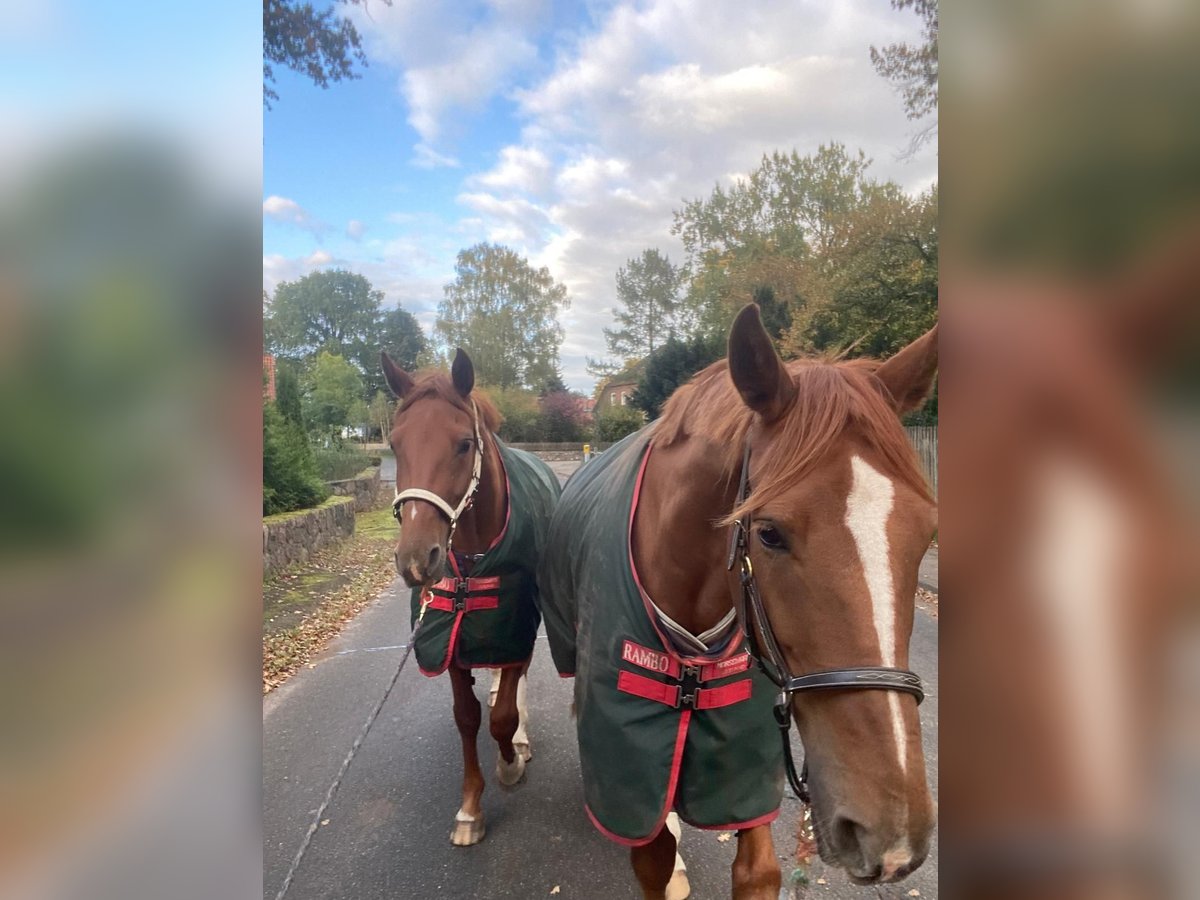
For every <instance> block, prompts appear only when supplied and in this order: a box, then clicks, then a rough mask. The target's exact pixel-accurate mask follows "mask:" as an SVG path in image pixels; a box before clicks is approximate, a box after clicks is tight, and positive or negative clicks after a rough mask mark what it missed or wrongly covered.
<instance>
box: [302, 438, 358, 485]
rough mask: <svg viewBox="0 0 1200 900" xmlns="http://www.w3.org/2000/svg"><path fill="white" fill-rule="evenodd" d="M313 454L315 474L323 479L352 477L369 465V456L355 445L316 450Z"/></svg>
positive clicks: (331, 479)
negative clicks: (315, 467) (315, 466)
mask: <svg viewBox="0 0 1200 900" xmlns="http://www.w3.org/2000/svg"><path fill="white" fill-rule="evenodd" d="M313 455H314V457H315V458H316V461H317V474H318V475H320V476H321V480H323V481H341V480H342V479H344V478H353V477H354V476H355V475H357V474H358V473H359V472H361V471H362V470H363V469H365V468H366V467H367V466H369V465H371V457H369V456H367V454H366V453H364V452H363V451H362V450H359V449H358V448H357V447H351V446H348V445H343V446H341V447H330V448H328V449H325V450H317V451H315V452H314V454H313Z"/></svg>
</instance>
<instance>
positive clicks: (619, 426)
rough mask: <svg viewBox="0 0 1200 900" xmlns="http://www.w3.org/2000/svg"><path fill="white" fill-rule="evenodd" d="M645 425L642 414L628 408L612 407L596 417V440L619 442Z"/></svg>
mask: <svg viewBox="0 0 1200 900" xmlns="http://www.w3.org/2000/svg"><path fill="white" fill-rule="evenodd" d="M645 424H646V420H645V419H643V418H642V414H641V413H640V412H638V411H637V410H636V409H634V408H633V407H630V406H613V407H610V408H608V409H606V410H604V411H603V412H602V413H600V415H598V416H596V440H597V441H619V440H620V439H621V438H623V437H625V435H627V434H633V433H634V432H635V431H637V430H638V429H639V428H641V427H642V426H643V425H645Z"/></svg>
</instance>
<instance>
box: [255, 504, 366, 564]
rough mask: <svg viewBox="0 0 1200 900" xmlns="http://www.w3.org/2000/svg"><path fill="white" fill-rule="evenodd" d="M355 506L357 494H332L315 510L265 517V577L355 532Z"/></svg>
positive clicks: (303, 559)
mask: <svg viewBox="0 0 1200 900" xmlns="http://www.w3.org/2000/svg"><path fill="white" fill-rule="evenodd" d="M354 506H355V498H354V497H330V498H329V499H328V500H326V501H325V502H324V503H322V504H321V505H320V506H317V507H314V508H313V509H305V510H300V511H299V512H290V513H280V514H279V515H277V516H268V517H267V518H265V519H263V577H264V578H265V577H267V576H268V575H271V574H273V573H275V572H278V571H279V570H280V569H283V568H285V567H287V566H290V565H294V564H295V563H302V562H306V561H307V560H308V558H309V556H311V555H312V554H313V553H315V552H316V551H317V550H320V549H321V548H322V547H324V546H326V545H327V544H331V543H333V542H334V541H340V540H342V539H343V538H348V537H349V536H350V535H352V534H354Z"/></svg>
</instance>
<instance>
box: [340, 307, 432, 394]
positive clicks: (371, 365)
mask: <svg viewBox="0 0 1200 900" xmlns="http://www.w3.org/2000/svg"><path fill="white" fill-rule="evenodd" d="M365 344H366V350H365V353H364V354H363V355H361V356H360V357H358V358H357V359H356V362H358V363H359V365H360V366H362V369H363V381H364V382H365V385H366V391H367V393H366V395H365V396H372V397H373V396H374V395H375V393H376V392H377V391H380V390H383V389H384V381H383V372H382V370H381V369H380V368H379V351H380V350H386V351H387V354H388V356H390V357H391V358H392V360H393V361H394V362H395V363H396V365H398V366H399V367H400V368H402V369H404V370H405V371H407V372H411V371H413V370H414V369H416V368H418V367H419V366H420V360H421V356H422V354H423V353H424V351H425V348H426V346H427V341H426V340H425V335H424V333H423V332H422V331H421V326H420V324H418V322H417V320H416V317H415V316H413V314H412V313H410V312H409V311H408V310H407V309H404V308H403V307H400V306H397V307H393V308H392V309H385V310H383V311H382V312H381V313H380V314H379V318H378V320H377V321H376V323H375V325H374V326H373V328H372V330H371V336H370V339H369V340H367V341H366V342H365Z"/></svg>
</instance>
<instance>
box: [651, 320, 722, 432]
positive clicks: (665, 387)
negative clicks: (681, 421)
mask: <svg viewBox="0 0 1200 900" xmlns="http://www.w3.org/2000/svg"><path fill="white" fill-rule="evenodd" d="M724 355H725V347H724V345H723V342H721V341H719V340H714V339H713V338H711V337H707V336H704V335H697V336H695V337H693V338H691V339H689V340H687V341H681V340H678V339H677V338H672V339H671V340H669V341H667V342H666V343H665V344H663V346H661V347H659V348H658V350H656V351H655V352H654V353H653V354H651V356H650V358H649V359H648V360H647V361H646V371H645V373H644V374H643V375H642V377H641V378H640V379H639V380H638V386H637V389H636V390H635V391H634V392H633V396H632V397H630V398H629V400H630V403H631V404H632V405H633V406H634V407H636V408H637V409H640V410H641V411H642V412H644V413H645V414H646V415H647V417H649V418H651V419H657V418H658V416H659V414H660V413H661V412H662V406H663V404H664V403H666V402H667V398H668V397H670V396H671V394H673V393H674V392H675V389H676V388H677V387H679V386H680V385H681V384H684V383H685V382H687V381H688V379H690V378H691V377H692V376H693V375H695V374H696V373H697V372H699V371H700V370H701V369H703V368H704V367H705V366H708V365H710V364H711V363H714V362H716V361H717V360H718V359H720V358H721V357H722V356H724Z"/></svg>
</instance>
